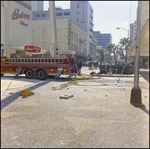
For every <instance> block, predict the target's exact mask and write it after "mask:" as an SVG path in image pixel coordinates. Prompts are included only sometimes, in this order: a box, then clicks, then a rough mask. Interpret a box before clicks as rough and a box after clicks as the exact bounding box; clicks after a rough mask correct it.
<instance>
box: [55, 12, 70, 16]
mask: <svg viewBox="0 0 150 149" xmlns="http://www.w3.org/2000/svg"><path fill="white" fill-rule="evenodd" d="M69 15H70V12H64V16H69ZM56 16H62V12H60V13H56Z"/></svg>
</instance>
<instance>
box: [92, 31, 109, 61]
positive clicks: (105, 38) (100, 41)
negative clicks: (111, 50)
mask: <svg viewBox="0 0 150 149" xmlns="http://www.w3.org/2000/svg"><path fill="white" fill-rule="evenodd" d="M93 35H94V37H95V38H96V40H97V45H98V46H101V50H102V51H104V50H105V49H106V47H107V45H108V44H109V43H112V35H111V34H110V33H108V34H101V32H100V31H94V32H93ZM97 53H98V54H99V53H100V49H99V48H98V49H97ZM98 54H97V55H98ZM97 59H99V57H98V56H97Z"/></svg>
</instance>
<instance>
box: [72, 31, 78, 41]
mask: <svg viewBox="0 0 150 149" xmlns="http://www.w3.org/2000/svg"><path fill="white" fill-rule="evenodd" d="M71 39H72V40H73V39H74V41H76V42H78V35H77V34H76V33H74V38H73V32H71Z"/></svg>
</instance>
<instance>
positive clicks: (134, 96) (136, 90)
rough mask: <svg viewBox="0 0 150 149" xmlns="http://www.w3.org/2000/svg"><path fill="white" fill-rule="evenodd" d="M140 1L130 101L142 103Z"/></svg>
mask: <svg viewBox="0 0 150 149" xmlns="http://www.w3.org/2000/svg"><path fill="white" fill-rule="evenodd" d="M141 10H142V1H138V12H137V38H136V53H135V67H134V87H133V88H132V89H131V96H130V103H139V104H141V103H142V101H141V100H142V99H141V89H140V87H139V63H140V41H141V12H142V11H141Z"/></svg>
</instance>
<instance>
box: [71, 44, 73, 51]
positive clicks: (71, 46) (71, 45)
mask: <svg viewBox="0 0 150 149" xmlns="http://www.w3.org/2000/svg"><path fill="white" fill-rule="evenodd" d="M71 50H72V51H73V43H72V44H71Z"/></svg>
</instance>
